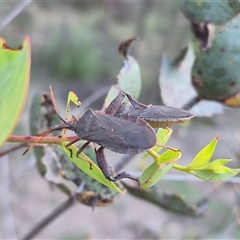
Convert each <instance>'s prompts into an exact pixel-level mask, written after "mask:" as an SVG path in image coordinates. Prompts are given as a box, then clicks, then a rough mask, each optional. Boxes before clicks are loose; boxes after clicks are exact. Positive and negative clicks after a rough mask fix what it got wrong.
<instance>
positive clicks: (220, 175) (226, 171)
mask: <svg viewBox="0 0 240 240" xmlns="http://www.w3.org/2000/svg"><path fill="white" fill-rule="evenodd" d="M239 172H240V169H230V168H227V167H223V166H222V168H221V169H220V168H218V169H216V172H214V171H212V170H208V169H203V170H192V171H190V173H191V174H193V175H194V176H196V177H198V178H201V179H203V180H211V181H223V180H226V179H229V178H232V177H234V176H235V175H237V174H238V173H239Z"/></svg>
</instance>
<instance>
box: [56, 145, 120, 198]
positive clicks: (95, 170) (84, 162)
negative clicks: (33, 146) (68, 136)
mask: <svg viewBox="0 0 240 240" xmlns="http://www.w3.org/2000/svg"><path fill="white" fill-rule="evenodd" d="M67 144H68V142H66V141H65V142H63V143H62V145H61V146H62V148H63V149H64V151H65V153H66V154H67V155H68V156H69V158H70V159H71V160H72V162H73V163H74V164H75V165H77V166H78V167H79V168H80V169H81V170H82V171H83V172H85V173H86V174H88V175H89V176H90V177H92V178H94V179H96V180H97V181H99V182H100V183H102V184H104V185H105V186H107V187H109V188H111V189H112V190H115V191H117V192H119V193H121V192H122V191H121V190H120V189H119V188H118V187H117V186H116V185H115V184H114V183H113V182H111V181H109V180H107V179H106V177H105V176H104V175H103V173H102V171H101V170H100V168H99V167H98V166H97V165H96V164H95V163H94V162H93V161H92V160H91V159H90V158H89V157H88V156H87V155H85V154H84V153H81V154H80V156H79V158H78V157H77V156H76V153H77V151H78V148H77V147H76V146H73V145H71V146H70V147H69V149H71V150H72V156H71V155H70V151H69V150H68V149H66V145H67ZM90 163H91V164H92V167H91V168H92V169H90Z"/></svg>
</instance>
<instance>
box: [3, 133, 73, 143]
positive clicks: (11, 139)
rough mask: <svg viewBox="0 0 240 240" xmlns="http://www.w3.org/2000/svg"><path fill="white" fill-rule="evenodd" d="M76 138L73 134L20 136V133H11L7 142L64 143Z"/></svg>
mask: <svg viewBox="0 0 240 240" xmlns="http://www.w3.org/2000/svg"><path fill="white" fill-rule="evenodd" d="M74 139H76V136H71V137H66V136H65V137H64V138H63V137H61V136H59V137H44V138H42V137H41V136H18V135H11V136H10V137H9V138H8V140H7V142H21V143H34V142H38V143H45V144H59V143H62V142H63V141H69V142H71V141H72V140H74Z"/></svg>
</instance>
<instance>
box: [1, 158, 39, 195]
mask: <svg viewBox="0 0 240 240" xmlns="http://www.w3.org/2000/svg"><path fill="white" fill-rule="evenodd" d="M35 164H36V159H35V158H31V159H30V160H29V161H28V162H27V163H26V164H25V165H23V166H22V167H20V168H19V169H18V170H17V171H15V172H14V173H13V174H11V175H10V176H9V177H8V178H5V179H3V181H2V182H1V184H0V195H1V194H2V193H3V192H4V191H5V190H6V189H7V188H8V187H9V186H10V185H11V184H13V183H14V182H16V181H17V180H18V179H19V178H21V177H22V176H23V175H24V174H25V173H27V172H29V171H30V170H31V169H32V168H33V167H34V166H35Z"/></svg>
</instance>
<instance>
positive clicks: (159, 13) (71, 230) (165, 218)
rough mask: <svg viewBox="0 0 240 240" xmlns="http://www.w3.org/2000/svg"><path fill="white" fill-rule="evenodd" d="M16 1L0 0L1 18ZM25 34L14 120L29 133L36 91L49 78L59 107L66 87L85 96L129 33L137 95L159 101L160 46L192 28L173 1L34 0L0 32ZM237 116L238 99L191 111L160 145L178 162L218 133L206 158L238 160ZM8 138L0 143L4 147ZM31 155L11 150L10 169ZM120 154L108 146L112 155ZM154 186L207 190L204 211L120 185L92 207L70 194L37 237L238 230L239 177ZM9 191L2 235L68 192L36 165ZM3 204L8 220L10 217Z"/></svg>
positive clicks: (116, 65) (175, 44) (176, 44)
mask: <svg viewBox="0 0 240 240" xmlns="http://www.w3.org/2000/svg"><path fill="white" fill-rule="evenodd" d="M16 5H17V3H9V2H0V20H1V19H2V18H4V17H5V16H6V15H7V14H8V13H9V12H10V11H11V10H12V9H13V8H14V7H15V6H16ZM26 35H29V36H30V38H31V44H32V72H31V83H30V89H29V96H28V100H27V105H26V107H25V111H24V114H23V116H22V119H21V122H20V124H19V126H18V128H17V130H16V134H23V135H28V134H29V129H28V125H27V124H26V122H27V121H28V111H29V106H30V104H31V100H32V96H33V95H34V93H35V92H36V91H39V90H40V89H42V90H46V91H48V86H49V85H50V84H51V85H52V86H53V89H54V92H55V95H56V98H57V99H56V100H57V103H58V106H59V107H60V109H64V106H65V101H66V96H67V94H68V92H69V91H70V90H73V91H74V92H76V93H77V95H78V96H79V98H80V100H81V101H82V102H84V99H86V98H87V97H89V96H90V95H92V94H94V93H96V92H97V91H98V90H99V89H101V88H102V87H106V88H107V87H108V86H109V87H110V85H111V84H115V83H116V75H117V74H118V72H119V69H120V68H121V67H122V58H121V57H120V56H119V55H118V53H117V47H118V45H119V44H120V43H121V42H122V41H124V40H126V39H128V38H132V37H138V38H139V39H140V40H139V41H137V42H135V43H134V44H133V47H132V50H131V54H132V55H133V56H134V57H135V58H136V59H137V60H138V62H139V64H140V66H141V71H142V81H143V88H142V92H141V97H140V100H141V102H144V103H153V104H154V103H155V104H159V103H160V102H161V100H160V95H159V87H158V83H157V80H158V76H159V66H160V62H161V57H162V54H163V53H167V54H169V55H170V56H171V57H172V58H174V57H175V56H177V54H178V52H179V51H180V50H181V49H182V48H183V47H185V46H186V45H187V44H188V41H189V38H190V33H189V26H188V22H187V21H186V20H185V19H184V17H183V15H182V13H181V12H180V10H179V3H178V2H170V1H169V2H154V1H153V2H148V1H145V2H126V1H121V2H115V1H109V2H99V3H96V2H95V3H89V2H88V3H87V2H85V3H84V2H82V3H80V2H71V3H70V2H65V3H58V2H34V3H31V4H30V5H28V7H27V8H26V9H25V10H24V11H23V12H22V13H21V14H20V15H19V16H18V17H17V18H15V19H14V20H13V21H12V22H11V23H10V24H9V25H8V26H6V27H5V28H4V29H3V30H2V32H1V37H3V38H4V39H6V41H7V43H8V44H9V45H10V46H13V47H14V46H18V45H19V44H20V43H21V42H22V41H23V39H24V37H25V36H26ZM103 99H104V96H102V98H99V100H98V101H96V102H94V104H92V105H91V107H93V108H95V109H99V108H101V106H102V101H103ZM239 117H240V113H239V110H238V109H226V111H225V113H224V114H223V115H219V116H215V117H213V118H211V119H205V118H198V119H194V120H193V121H191V123H190V124H189V125H188V126H187V127H186V126H185V127H182V128H180V127H177V128H174V133H173V136H172V138H171V140H170V141H169V144H168V145H170V146H174V147H177V148H180V149H181V150H182V155H183V156H182V158H181V160H180V162H179V163H180V164H182V165H184V164H187V163H189V161H190V160H191V159H192V157H193V156H194V155H195V154H196V153H197V152H198V151H199V150H200V149H201V148H203V147H204V145H206V144H207V143H208V142H209V141H210V140H211V139H212V138H213V137H215V136H216V135H221V139H220V142H219V144H218V147H217V150H216V153H215V156H214V158H215V159H216V158H220V157H221V158H233V159H234V161H233V162H232V165H231V166H232V167H239V162H238V158H237V155H238V151H239V143H238V142H237V140H236V138H235V136H236V134H237V133H238V126H239ZM10 146H12V145H10V144H6V145H5V147H4V149H7V148H8V147H10ZM32 157H33V153H32V152H31V153H29V154H28V155H27V156H24V157H23V156H22V151H18V152H15V153H13V154H11V155H10V156H9V162H10V163H9V172H10V175H11V174H13V173H14V172H15V171H16V170H18V169H19V168H20V167H21V166H23V165H24V164H26V162H27V161H28V160H29V159H30V158H32ZM120 157H121V156H119V155H118V154H114V153H110V152H108V159H109V161H110V162H111V164H112V165H114V163H115V162H116V159H117V158H120ZM111 160H112V161H111ZM141 164H142V163H141ZM141 164H140V163H139V160H138V158H136V159H134V160H133V161H132V162H131V164H129V165H128V166H126V168H127V169H132V170H133V171H136V166H137V167H140V165H141ZM173 172H174V171H173ZM174 173H175V172H174ZM2 179H3V177H2ZM1 186H2V185H1ZM157 189H158V190H159V191H160V192H164V191H167V192H176V193H179V194H181V195H183V196H185V197H186V199H187V200H188V201H189V202H190V203H196V202H198V201H199V200H200V199H201V198H203V197H207V198H208V199H209V213H208V214H207V215H206V217H203V218H199V219H198V218H196V219H194V218H190V217H184V216H180V215H176V214H172V213H169V212H167V211H165V210H163V209H160V208H157V207H156V206H153V205H151V204H149V203H146V202H143V201H140V200H138V199H136V198H133V197H132V196H130V195H128V194H127V195H125V196H123V197H122V198H120V199H119V200H118V201H117V202H115V203H114V204H112V205H111V206H109V207H105V208H96V209H95V210H94V211H92V209H91V208H89V207H86V206H83V205H80V204H75V205H74V206H73V207H72V208H70V209H69V210H68V211H67V212H66V213H64V214H62V215H61V216H60V217H59V218H58V219H56V220H55V221H54V222H52V223H51V224H49V226H48V227H47V228H46V229H44V231H42V232H41V233H40V234H38V235H37V236H36V239H80V238H82V239H86V238H88V239H187V238H189V237H191V238H195V239H206V238H212V239H226V238H227V239H237V238H240V231H239V222H240V220H239V206H238V205H239V198H240V191H239V186H238V185H233V184H230V183H210V182H193V181H185V182H177V181H161V182H159V183H158V184H157ZM9 194H10V199H9V201H10V202H11V204H12V205H11V206H12V208H10V209H9V208H7V207H6V206H9V205H8V204H7V203H6V201H7V200H6V199H5V197H4V196H6V195H8V190H6V189H5V190H4V191H2V192H1V200H2V201H1V209H0V212H1V215H0V221H1V223H0V238H1V239H4V238H11V236H14V231H16V234H17V237H18V238H21V237H22V236H24V235H25V234H26V233H27V232H28V231H29V230H30V229H31V228H32V227H33V226H34V225H35V224H36V223H37V222H39V221H40V220H41V219H42V218H43V217H44V216H46V215H47V214H48V213H49V212H50V211H52V210H53V208H54V207H56V206H58V205H59V204H60V203H62V202H63V201H65V199H66V196H64V195H63V194H62V193H60V192H59V191H58V190H56V189H55V191H52V189H51V188H50V187H49V185H48V184H47V183H46V182H45V181H44V179H42V178H41V177H40V176H39V174H38V173H37V171H36V169H34V168H33V169H31V170H30V171H28V172H27V173H26V174H25V175H24V176H22V177H21V178H19V179H18V180H17V181H16V182H14V183H13V184H11V185H10V187H9ZM5 204H6V205H5ZM11 211H12V215H13V219H14V223H11V221H10V220H9V218H8V217H9V214H10V213H11ZM9 226H12V227H9Z"/></svg>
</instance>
